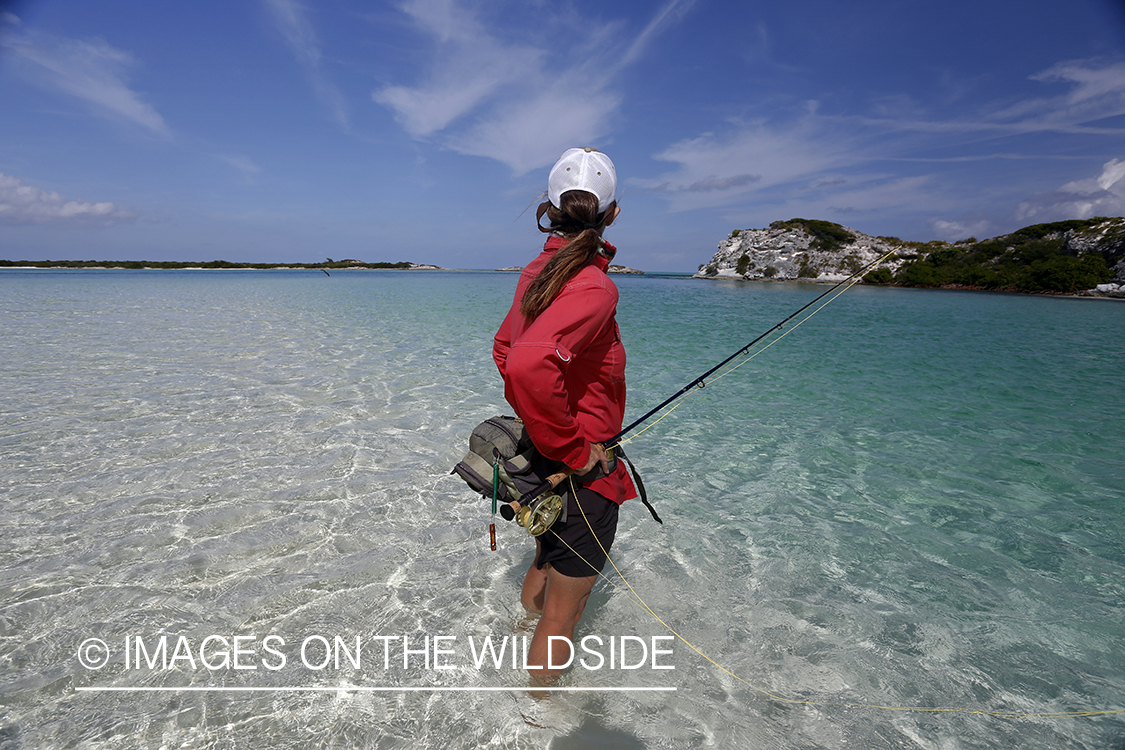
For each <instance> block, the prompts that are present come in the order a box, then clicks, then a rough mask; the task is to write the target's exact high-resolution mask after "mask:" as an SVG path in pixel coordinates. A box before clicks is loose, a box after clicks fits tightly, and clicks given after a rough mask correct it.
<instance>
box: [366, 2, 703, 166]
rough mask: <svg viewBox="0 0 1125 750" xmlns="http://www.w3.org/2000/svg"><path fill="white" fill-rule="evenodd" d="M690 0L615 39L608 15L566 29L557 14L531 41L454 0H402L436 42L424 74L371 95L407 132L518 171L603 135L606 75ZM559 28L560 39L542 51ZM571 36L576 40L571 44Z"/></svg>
mask: <svg viewBox="0 0 1125 750" xmlns="http://www.w3.org/2000/svg"><path fill="white" fill-rule="evenodd" d="M693 2H694V0H670V1H669V2H667V3H666V4H665V5H664V6H663V7H662V8H660V9H659V10H658V11H657V13H656V15H655V16H654V17H653V19H652V20H651V21H650V22H649V23H648V24H647V25H646V27H645V28H644V29H643V30H641V32H640V33H639V34H638V35H637V36H636V37H635V38H633V39H632V40H631V41H629V40H628V39H626V42H628V44H627V46H624V47H622V46H621V45H620V44H618V45H614V44H613V43H612V40H613V39H614V38H615V37H614V35H613V34H612V33H611V31H616V30H619V25H617V24H608V25H607V24H605V23H601V24H583V25H582V26H583V28H584V31H583V33H582V34H577V33H576V34H574V35H570V36H567V35H566V34H565V33H563V32H564V31H565V27H566V24H565V23H564V22H563V21H562V20H560V21H559V23H558V24H556V26H558V27H560V28H561V29H562V31H560V32H558V33H552V34H550V35H548V36H547V37H545V40H546V41H545V43H544V44H543V45H541V46H536V45H534V44H529V43H526V42H521V43H512V42H507V41H504V40H502V39H500V38H498V37H497V36H496V35H495V34H493V33H492V32H491V30H490V29H491V28H492V27H490V26H489V25H487V24H485V23H483V22H482V21H481V20H480V19H479V18H478V16H477V15H475V14H474V13H473V12H472V11H470V10H469V9H467V8H464V7H461V6H460V5H459V4H458V3H457V0H410V2H407V3H405V4H404V5H403V6H402V9H403V11H404V12H406V13H407V14H409V15H410V16H411V18H412V19H413V20H414V21H415V23H416V24H417V26H418V28H419V29H421V30H422V32H423V33H424V34H426V35H427V36H428V37H430V38H432V39H434V40H435V41H436V52H435V54H434V57H433V59H432V61H431V63H430V69H429V72H428V75H427V77H426V80H424V81H423V82H422V83H420V84H417V85H413V86H407V85H389V86H386V87H384V88H382V89H380V90H378V91H376V92H374V93H373V94H372V98H373V100H374V101H375V102H376V103H378V104H381V105H383V106H385V107H388V108H389V109H391V110H392V111H393V112H394V114H395V118H396V119H397V120H398V122H399V123H400V124H401V125H402V127H403V128H404V129H405V130H406V131H407V132H408V133H410V134H411V135H412V136H414V137H416V138H428V137H438V138H439V142H440V143H441V144H442V145H445V146H447V147H448V148H451V149H453V150H455V151H458V152H460V153H463V154H470V155H475V156H483V157H487V158H491V159H495V160H497V161H500V162H502V163H503V164H506V165H507V166H508V167H510V168H511V169H512V171H513V172H515V173H516V174H524V173H526V172H528V171H530V170H532V169H535V168H537V167H541V166H543V165H545V164H549V163H551V161H552V160H554V159H555V158H557V157H558V155H559V153H560V152H562V151H563V150H565V149H566V148H567V147H569V146H573V145H575V144H583V145H592V144H593V143H594V142H596V141H597V140H598V139H600V138H603V137H604V136H605V134H606V133H607V132H608V131H609V128H610V124H611V122H612V120H613V117H614V116H615V114H616V112H617V110H618V109H619V107H620V106H621V101H622V100H621V97H620V95H618V94H616V93H614V92H612V91H610V90H609V86H610V84H611V82H612V79H613V77H614V76H615V75H616V74H617V73H618V72H619V71H620V70H621V69H622V68H623V67H624V66H626V65H628V64H630V63H632V62H633V61H635V60H637V59H639V58H640V57H641V56H642V55H643V53H644V51H645V49H646V48H647V47H648V46H649V45H650V44H651V42H652V41H653V40H654V39H655V38H656V37H657V36H658V35H659V33H660V32H661V31H663V30H664V29H665V28H667V27H668V26H669V25H671V24H672V23H674V22H675V21H676V20H678V19H679V18H680V17H682V15H683V14H684V13H685V12H686V11H687V10H688V9H689V8H690V7H691V5H692V4H693ZM592 29H597V31H592ZM560 34H562V36H567V38H568V40H569V41H568V43H567V44H565V45H562V47H563V50H562V51H561V52H556V53H555V54H554V55H552V53H551V50H554V48H555V46H557V41H558V38H559V36H560ZM576 40H584V42H583V44H584V46H582V47H581V48H576V46H575V44H576ZM469 118H472V119H471V120H470V119H469Z"/></svg>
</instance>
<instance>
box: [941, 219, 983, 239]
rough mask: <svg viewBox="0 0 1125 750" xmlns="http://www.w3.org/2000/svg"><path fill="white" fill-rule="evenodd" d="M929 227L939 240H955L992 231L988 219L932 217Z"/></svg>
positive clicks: (980, 235)
mask: <svg viewBox="0 0 1125 750" xmlns="http://www.w3.org/2000/svg"><path fill="white" fill-rule="evenodd" d="M930 228H931V229H932V230H933V232H934V234H935V235H937V238H938V239H939V240H946V241H947V242H956V241H957V240H966V239H968V238H969V237H977V238H981V237H987V236H989V234H990V233H991V231H992V222H990V221H989V220H988V219H975V220H973V219H963V220H960V221H958V220H947V219H934V220H933V221H931V222H930Z"/></svg>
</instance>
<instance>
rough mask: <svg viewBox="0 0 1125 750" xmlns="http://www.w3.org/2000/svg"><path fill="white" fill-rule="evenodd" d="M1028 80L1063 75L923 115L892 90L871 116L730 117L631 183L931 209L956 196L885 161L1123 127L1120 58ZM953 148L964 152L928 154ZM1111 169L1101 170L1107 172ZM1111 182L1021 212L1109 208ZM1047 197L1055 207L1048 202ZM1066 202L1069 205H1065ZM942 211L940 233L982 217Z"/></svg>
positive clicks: (831, 207)
mask: <svg viewBox="0 0 1125 750" xmlns="http://www.w3.org/2000/svg"><path fill="white" fill-rule="evenodd" d="M1031 79H1032V80H1034V81H1038V82H1041V83H1044V84H1050V85H1053V86H1058V85H1062V86H1063V88H1064V90H1062V91H1059V92H1058V93H1054V94H1052V95H1051V96H1047V97H1036V98H1025V99H1024V100H1021V101H1019V102H1011V101H1009V102H1005V103H1003V104H998V103H995V102H993V103H991V104H989V103H986V104H984V105H982V106H980V107H979V108H978V110H977V111H976V112H974V113H956V114H954V115H952V116H950V117H948V118H945V119H942V118H925V117H924V116H921V114H922V113H921V112H920V110H919V108H918V107H917V106H916V104H914V103H909V102H908V103H905V104H903V106H902V107H901V108H900V109H899V111H900V112H901V113H902V116H901V117H895V116H894V114H893V112H894V110H895V108H894V107H893V106H889V105H887V104H886V101H885V100H880V101H881V104H880V106H879V107H877V108H876V109H877V111H878V116H874V117H873V116H848V115H836V116H834V115H831V114H825V113H823V112H822V110H821V108H819V107H817V106H815V104H808V105H807V106H805V107H804V108H803V109H795V110H794V111H793V112H792V113H790V114H789V115H788V116H786V115H785V114H784V113H775V114H773V115H772V116H771V119H769V120H766V119H762V120H758V121H751V122H741V123H734V124H731V125H729V126H728V127H727V128H726V129H724V130H723V131H721V132H718V133H714V132H712V133H704V134H702V135H700V136H698V137H696V138H688V139H684V140H681V141H679V142H676V143H673V144H672V145H670V146H668V147H667V148H665V149H664V150H663V151H660V152H658V153H656V154H654V158H656V159H658V160H661V161H667V162H672V163H673V164H675V165H676V168H675V169H673V170H671V171H669V172H666V173H664V174H661V175H658V176H657V177H655V178H652V179H647V180H633V181H632V182H631V184H634V185H637V186H639V187H641V188H644V189H648V190H652V191H655V192H658V193H663V194H664V195H666V197H667V198H668V201H669V204H670V206H671V208H672V209H673V210H690V209H698V208H708V207H726V206H750V205H755V204H763V205H770V206H781V205H789V206H794V207H797V208H800V207H805V208H801V209H800V210H807V211H810V212H811V211H814V210H822V211H824V212H826V213H828V214H831V213H833V212H835V213H836V214H838V215H846V214H848V213H862V212H863V211H867V210H871V211H874V210H879V209H882V210H886V209H888V208H891V207H894V206H899V207H904V208H907V209H910V208H912V207H913V208H914V209H915V210H916V211H917V212H918V213H919V214H927V213H933V212H942V211H946V210H956V205H957V198H956V196H954V195H951V194H947V193H943V192H942V191H941V189H940V179H938V178H927V176H926V175H911V176H909V177H905V176H903V175H901V174H897V175H895V174H888V173H887V171H888V170H887V165H888V164H889V163H892V162H903V161H914V162H917V163H919V164H922V163H925V162H934V163H955V162H970V161H985V160H997V159H1003V160H1022V159H1037V160H1050V159H1062V158H1073V156H1069V155H1055V154H1050V153H1043V152H1042V150H1041V149H1037V150H1035V151H1033V152H1031V153H1026V154H1025V153H1020V151H1019V150H1018V144H1020V143H1021V142H1020V141H1018V140H1011V141H1005V143H1008V144H1012V145H1009V147H1008V149H1007V150H1005V151H1002V152H998V151H997V150H996V149H987V150H985V149H980V150H977V151H976V152H975V153H970V154H966V153H964V151H965V149H964V148H963V145H964V144H965V143H973V142H976V143H987V142H997V141H998V139H1002V138H1005V137H1009V136H1012V137H1020V136H1025V135H1029V134H1035V133H1049V132H1054V133H1057V132H1065V133H1081V134H1083V135H1086V136H1091V137H1096V136H1101V135H1108V136H1119V137H1120V136H1125V129H1123V128H1120V127H1115V126H1113V125H1107V124H1105V122H1106V121H1108V120H1109V118H1113V117H1118V116H1122V115H1125V64H1119V63H1118V64H1108V63H1104V62H1098V61H1072V62H1067V63H1061V64H1058V65H1055V66H1053V67H1051V68H1049V69H1047V70H1044V71H1042V72H1041V73H1038V74H1036V75H1034V76H1032V77H1031ZM779 112H780V110H779ZM1013 146H1014V147H1013ZM946 148H956V149H957V150H959V151H962V153H960V154H958V155H957V156H952V157H940V158H938V157H933V156H932V154H934V153H935V151H940V150H942V149H946ZM915 157H917V158H915ZM748 176H754V177H756V178H757V179H748ZM915 178H917V179H915ZM1106 179H1108V177H1104V176H1103V178H1102V180H1103V182H1104V181H1105V180H1106ZM1117 184H1125V183H1118V182H1115V183H1114V185H1117ZM1116 189H1117V188H1113V190H1116ZM1113 190H1108V189H1106V188H1104V187H1097V188H1096V189H1095V186H1094V182H1090V184H1086V183H1081V184H1079V183H1075V184H1074V185H1072V186H1069V187H1064V188H1063V189H1060V193H1056V194H1052V196H1040V197H1038V198H1036V199H1035V200H1030V201H1029V202H1028V203H1027V204H1026V207H1025V208H1024V209H1021V218H1026V217H1029V216H1032V215H1033V214H1035V213H1036V212H1042V213H1043V214H1044V215H1046V214H1048V213H1052V215H1056V214H1059V213H1068V212H1069V215H1070V216H1073V215H1075V213H1076V212H1077V213H1082V212H1083V211H1087V212H1088V211H1089V210H1107V207H1108V206H1113V205H1119V204H1115V203H1114V201H1115V200H1116V198H1114V197H1113V196H1114V195H1115V193H1114V192H1113ZM1079 193H1081V196H1082V197H1079V195H1078V194H1079ZM1048 205H1051V206H1053V207H1054V208H1052V209H1051V210H1050V211H1048V209H1047V206H1048ZM1064 206H1068V208H1065V210H1064ZM1055 209H1058V210H1055ZM1115 210H1116V211H1117V212H1120V211H1121V209H1120V208H1118V209H1115ZM942 220H943V221H947V223H948V225H947V226H944V230H943V231H944V233H945V234H948V233H949V232H952V231H958V226H959V227H960V228H962V229H963V228H973V229H980V228H982V223H981V221H982V220H981V219H980V218H979V217H974V218H971V219H970V220H965V221H960V222H955V221H953V220H948V219H942ZM954 224H957V225H958V226H954Z"/></svg>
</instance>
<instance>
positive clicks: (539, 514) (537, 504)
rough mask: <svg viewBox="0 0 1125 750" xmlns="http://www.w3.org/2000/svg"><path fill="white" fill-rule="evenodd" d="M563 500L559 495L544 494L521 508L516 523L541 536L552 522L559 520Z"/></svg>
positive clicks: (528, 531)
mask: <svg viewBox="0 0 1125 750" xmlns="http://www.w3.org/2000/svg"><path fill="white" fill-rule="evenodd" d="M562 504H563V500H562V498H561V497H559V496H558V495H543V496H540V497H537V498H536V499H535V500H532V501H531V504H530V505H525V506H523V507H522V508H520V512H519V515H518V516H517V517H516V523H518V524H519V525H520V526H523V527H524V528H525V529H527V533H528V534H531V535H532V536H539V535H540V534H542V533H543V532H544V531H546V530H547V529H549V528H551V524H553V523H554V522H555V521H557V520H558V518H559V514H560V513H562V507H563V505H562Z"/></svg>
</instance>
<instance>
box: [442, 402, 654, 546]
mask: <svg viewBox="0 0 1125 750" xmlns="http://www.w3.org/2000/svg"><path fill="white" fill-rule="evenodd" d="M610 452H611V454H612V461H611V464H610V471H609V473H610V474H612V473H613V472H614V471H615V470H616V468H617V458H618V457H621V458H623V459H624V460H625V462H626V463H627V464H628V466H629V468H630V469H631V470H632V474H633V479H634V481H635V483H636V486H637V491H638V492H639V493H640V496H641V502H643V503H644V504H645V507H647V508H648V510H649V512H650V513H652V517H653V518H655V519H656V520H657V521H658V522H660V523H663V521H661V520H660V517H659V516H658V515H657V514H656V511H655V510H654V509H653V507H652V506H651V505H650V504H649V502H648V496H647V493H646V492H645V488H644V483H642V482H641V478H640V476H639V475H638V474H637V470H636V468H635V467H633V464H632V462H630V461H629V459H628V458H627V457H626V456H625V453H624V451H622V450H621V448H620V446H617V447H616V448H614V449H612V450H611V451H610ZM563 471H568V470H567V469H566V467H565V466H564V465H563V464H562V463H561V462H558V461H551V460H549V459H547V458H545V457H544V456H543V455H542V454H541V453H540V452H539V451H538V450H536V448H535V446H534V445H533V444H532V442H531V438H530V437H529V436H528V434H527V430H526V429H525V427H524V424H523V420H521V419H518V418H517V417H504V416H500V417H492V418H490V419H486V420H485V421H483V422H481V423H480V424H478V425H477V426H476V427H474V428H473V431H472V433H471V434H470V435H469V452H468V453H467V454H465V457H464V458H463V459H462V460H461V461H459V462H458V463H457V465H456V466H454V467H453V471H452V472H451V473H452V474H457V475H458V476H459V477H461V478H462V479H464V480H465V482H466V483H467V484H468V485H469V487H471V488H472V489H473V490H474V491H476V492H477V493H479V494H480V495H482V496H484V497H486V498H491V499H492V500H493V501H494V502H493V513H495V512H496V505H497V503H504V505H503V506H502V507H501V511H502V515H503V516H504V517H505V518H506V519H507V520H512V518H515V519H516V521H517V522H518V523H519V524H520V525H521V526H523V527H524V528H526V529H527V531H528V533H529V534H531V535H532V536H539V535H540V534H542V533H543V532H545V531H546V530H547V529H548V528H550V527H551V526H552V525H553V524H554V523H555V522H556V521H560V522H561V523H564V524H565V523H566V518H567V505H568V503H567V502H566V501H565V500H564V499H563V497H564V496H565V490H564V492H563V496H560V495H559V494H556V493H555V492H551V491H545V492H544V491H543V490H546V489H548V488H550V489H553V487H554V484H553V483H552V482H551V481H550V478H551V477H552V476H555V477H557V476H559V472H563ZM601 476H605V474H603V473H601V470H600V468H599V469H596V470H595V471H594V472H591V473H590V474H588V475H585V476H582V477H572V479H573V480H575V481H578V482H580V483H581V482H586V481H590V480H592V479H596V478H598V477H601ZM560 489H561V487H560ZM509 503H518V504H519V506H520V509H519V511H514V510H513V509H512V507H511V506H510V505H508V504H509Z"/></svg>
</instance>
